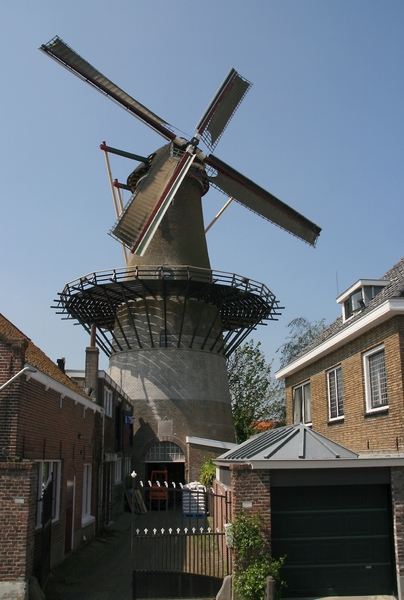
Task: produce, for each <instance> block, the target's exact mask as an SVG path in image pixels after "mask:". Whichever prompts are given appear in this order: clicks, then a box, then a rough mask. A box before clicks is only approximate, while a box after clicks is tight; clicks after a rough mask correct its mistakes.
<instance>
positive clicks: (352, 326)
mask: <svg viewBox="0 0 404 600" xmlns="http://www.w3.org/2000/svg"><path fill="white" fill-rule="evenodd" d="M337 302H338V303H339V304H340V306H341V311H342V315H341V316H340V317H339V318H338V319H337V320H336V321H335V322H334V323H332V324H331V325H330V326H329V327H328V328H326V329H325V330H324V331H323V332H322V333H321V334H320V335H319V336H318V337H317V338H316V339H315V340H314V341H313V342H312V343H311V344H310V345H309V346H308V347H307V348H306V349H305V350H304V351H303V352H302V353H301V354H300V355H299V356H297V357H296V358H295V359H294V360H293V361H292V362H291V363H289V364H288V365H287V366H286V367H284V368H283V369H281V370H280V371H278V373H277V374H276V376H277V378H278V379H284V380H285V385H286V406H287V410H286V412H287V423H288V424H296V423H304V424H306V425H309V426H312V427H313V429H314V430H316V431H317V432H320V433H322V434H323V435H326V436H327V437H329V438H331V439H333V440H335V441H336V442H338V443H340V444H343V445H345V446H347V447H348V448H350V449H351V450H354V451H355V452H358V453H360V454H362V453H383V454H386V453H398V452H402V451H403V450H404V401H403V400H404V384H403V382H404V259H401V260H400V261H399V262H398V263H397V264H396V265H394V267H393V268H392V269H390V270H389V271H388V272H387V273H386V274H385V275H384V276H383V277H382V278H381V279H360V280H358V281H357V282H356V283H355V284H353V285H352V286H351V287H350V288H348V290H346V291H345V292H344V293H343V294H341V295H340V296H339V297H338V298H337Z"/></svg>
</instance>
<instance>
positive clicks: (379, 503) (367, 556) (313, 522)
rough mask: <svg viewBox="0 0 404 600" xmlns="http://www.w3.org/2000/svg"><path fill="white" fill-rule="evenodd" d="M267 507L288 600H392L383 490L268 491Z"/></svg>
mask: <svg viewBox="0 0 404 600" xmlns="http://www.w3.org/2000/svg"><path fill="white" fill-rule="evenodd" d="M271 503H272V504H271V505H272V509H271V511H272V555H273V556H274V557H275V558H279V557H280V556H284V555H286V560H285V564H284V567H283V568H282V575H283V578H284V579H285V581H286V583H287V586H288V587H287V588H286V590H285V594H286V595H287V596H288V597H304V596H306V597H307V596H312V597H313V596H361V595H384V594H385V595H394V593H395V575H394V572H395V566H394V553H393V533H392V516H391V500H390V488H389V486H388V485H382V484H372V485H338V486H337V485H334V486H311V487H274V488H271Z"/></svg>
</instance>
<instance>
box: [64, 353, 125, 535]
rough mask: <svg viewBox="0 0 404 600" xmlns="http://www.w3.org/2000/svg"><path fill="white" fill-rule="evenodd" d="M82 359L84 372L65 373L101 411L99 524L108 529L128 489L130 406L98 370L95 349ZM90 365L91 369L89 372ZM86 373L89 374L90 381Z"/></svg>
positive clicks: (115, 384)
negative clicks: (84, 364)
mask: <svg viewBox="0 0 404 600" xmlns="http://www.w3.org/2000/svg"><path fill="white" fill-rule="evenodd" d="M86 358H87V360H86V365H87V369H86V371H73V370H69V369H68V370H66V373H67V374H68V375H69V377H71V378H72V379H73V381H75V382H76V383H77V384H78V385H79V386H80V388H81V389H83V390H87V391H88V392H90V393H91V396H92V398H93V399H94V400H95V401H96V402H97V404H98V405H99V406H101V407H102V408H103V409H104V412H103V413H102V431H103V435H102V439H101V448H100V452H101V456H102V461H101V472H100V478H101V481H102V484H101V491H100V493H101V519H100V520H101V525H108V523H109V522H110V521H113V520H114V519H115V518H116V517H117V515H119V514H120V513H122V511H123V510H124V492H125V490H126V489H127V488H131V487H132V483H131V481H130V473H131V472H132V470H133V457H132V453H133V422H134V420H133V402H132V400H131V399H130V398H129V396H128V395H127V394H125V392H124V391H123V390H122V389H121V388H120V387H119V386H118V385H117V383H116V382H115V381H114V380H113V379H111V377H110V376H109V375H108V374H107V373H106V372H105V371H102V370H98V349H97V348H95V347H92V346H90V347H88V348H87V350H86ZM95 360H96V361H97V362H96V364H95V362H94V361H95ZM92 362H94V369H92V368H91V363H92ZM89 366H90V368H89ZM88 373H93V378H91V376H89V375H88ZM89 384H90V385H89Z"/></svg>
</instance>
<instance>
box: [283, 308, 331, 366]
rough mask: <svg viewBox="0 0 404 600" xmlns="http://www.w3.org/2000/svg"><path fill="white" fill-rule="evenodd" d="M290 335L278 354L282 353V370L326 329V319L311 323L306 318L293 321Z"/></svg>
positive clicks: (289, 326) (289, 325) (290, 324)
mask: <svg viewBox="0 0 404 600" xmlns="http://www.w3.org/2000/svg"><path fill="white" fill-rule="evenodd" d="M288 328H289V335H288V336H287V338H286V339H287V340H288V341H286V342H285V343H284V344H282V346H281V347H280V348H278V350H277V352H280V361H279V363H280V368H281V369H282V368H283V367H286V365H288V364H289V363H290V362H291V361H292V360H293V359H294V358H296V356H297V355H298V354H300V352H302V350H304V349H305V348H306V347H307V346H308V345H309V344H310V343H311V342H312V341H313V340H314V338H316V337H317V336H318V335H320V333H321V332H322V331H324V329H325V319H320V321H309V320H308V319H306V318H305V317H298V318H297V319H293V321H291V322H290V323H289V324H288Z"/></svg>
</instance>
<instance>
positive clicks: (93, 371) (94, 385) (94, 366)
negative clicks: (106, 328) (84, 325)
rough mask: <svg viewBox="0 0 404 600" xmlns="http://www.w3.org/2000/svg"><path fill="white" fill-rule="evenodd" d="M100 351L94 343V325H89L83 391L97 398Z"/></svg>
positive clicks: (94, 398)
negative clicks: (89, 335)
mask: <svg viewBox="0 0 404 600" xmlns="http://www.w3.org/2000/svg"><path fill="white" fill-rule="evenodd" d="M99 354H100V351H99V350H98V348H97V346H96V345H95V325H94V324H92V325H91V338H90V346H88V347H87V348H86V372H85V380H84V391H85V392H86V393H87V394H88V395H89V396H90V397H91V398H92V399H93V400H96V399H97V389H98V359H99Z"/></svg>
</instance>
